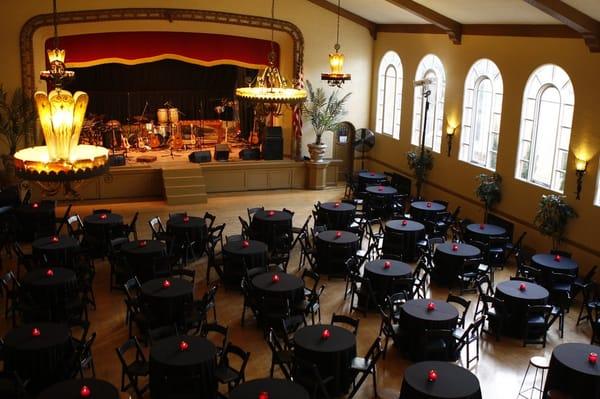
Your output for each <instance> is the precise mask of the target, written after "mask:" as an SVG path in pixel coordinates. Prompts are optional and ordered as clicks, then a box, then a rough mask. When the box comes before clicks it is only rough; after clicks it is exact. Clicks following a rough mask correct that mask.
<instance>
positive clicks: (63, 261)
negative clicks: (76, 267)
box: [31, 235, 79, 267]
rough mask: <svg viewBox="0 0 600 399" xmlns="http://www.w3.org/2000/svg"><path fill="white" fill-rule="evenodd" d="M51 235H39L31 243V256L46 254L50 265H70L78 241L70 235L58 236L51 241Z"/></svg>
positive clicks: (76, 249)
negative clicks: (56, 239)
mask: <svg viewBox="0 0 600 399" xmlns="http://www.w3.org/2000/svg"><path fill="white" fill-rule="evenodd" d="M52 238H53V236H49V237H41V238H38V239H36V240H35V241H33V243H31V249H32V253H33V256H35V257H36V258H41V257H42V255H46V258H47V259H48V261H49V262H50V263H51V264H52V266H63V267H71V265H72V262H71V260H72V256H73V254H74V253H75V252H76V251H78V250H79V241H77V240H76V239H75V238H73V237H71V236H66V235H65V236H59V237H58V241H57V242H55V241H52Z"/></svg>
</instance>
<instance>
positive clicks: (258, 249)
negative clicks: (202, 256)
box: [223, 240, 267, 256]
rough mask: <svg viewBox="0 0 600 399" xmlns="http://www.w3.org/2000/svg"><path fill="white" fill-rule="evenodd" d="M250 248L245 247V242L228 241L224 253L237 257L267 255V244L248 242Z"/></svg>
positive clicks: (255, 241) (254, 241)
mask: <svg viewBox="0 0 600 399" xmlns="http://www.w3.org/2000/svg"><path fill="white" fill-rule="evenodd" d="M247 241H248V246H247V247H244V244H243V241H241V240H233V241H228V242H227V244H225V245H224V246H223V251H224V252H227V253H230V254H232V255H237V256H246V255H259V254H264V253H267V244H265V243H264V242H262V241H257V240H247Z"/></svg>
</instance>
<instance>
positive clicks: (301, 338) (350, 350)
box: [294, 324, 356, 396]
mask: <svg viewBox="0 0 600 399" xmlns="http://www.w3.org/2000/svg"><path fill="white" fill-rule="evenodd" d="M325 329H328V330H329V331H330V333H331V336H330V337H329V339H326V340H325V339H322V338H321V334H322V333H323V330H325ZM294 342H295V347H294V352H295V355H296V356H298V357H300V358H302V359H304V360H307V361H309V362H312V363H314V364H316V365H317V367H318V368H319V373H320V374H321V377H323V378H326V377H327V376H333V377H334V379H333V380H332V381H331V382H330V383H329V384H327V391H328V392H329V394H330V395H331V396H339V395H342V394H344V393H346V391H347V390H348V388H349V387H350V384H351V383H352V373H351V371H350V368H349V366H350V363H351V362H352V359H353V358H354V357H355V356H356V337H355V336H354V334H352V333H351V332H350V331H348V330H346V329H344V328H342V327H338V326H331V325H319V324H317V325H313V326H307V327H304V328H301V329H300V330H298V331H297V332H296V334H295V335H294Z"/></svg>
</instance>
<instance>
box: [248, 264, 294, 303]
mask: <svg viewBox="0 0 600 399" xmlns="http://www.w3.org/2000/svg"><path fill="white" fill-rule="evenodd" d="M274 275H277V277H278V278H279V281H273V276H274ZM252 287H253V288H254V291H253V292H255V293H256V294H257V295H259V296H261V297H263V296H268V297H272V298H281V299H283V300H285V299H289V300H290V305H292V306H293V305H295V304H296V303H298V302H300V301H302V299H303V297H304V280H302V279H301V278H300V277H298V276H295V275H293V274H287V273H279V272H277V273H274V272H268V273H262V274H259V275H258V276H254V278H252Z"/></svg>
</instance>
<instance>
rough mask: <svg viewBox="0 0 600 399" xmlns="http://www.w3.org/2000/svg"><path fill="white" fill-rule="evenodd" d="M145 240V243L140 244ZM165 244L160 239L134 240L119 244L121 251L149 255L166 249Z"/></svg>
mask: <svg viewBox="0 0 600 399" xmlns="http://www.w3.org/2000/svg"><path fill="white" fill-rule="evenodd" d="M142 242H145V243H146V244H145V245H144V244H140V243H142ZM166 249H167V245H166V244H165V243H164V242H162V241H160V240H135V241H130V242H126V243H124V244H123V245H121V251H122V252H124V253H128V254H132V255H151V254H156V253H161V252H164V251H166Z"/></svg>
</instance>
